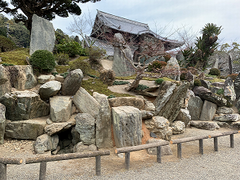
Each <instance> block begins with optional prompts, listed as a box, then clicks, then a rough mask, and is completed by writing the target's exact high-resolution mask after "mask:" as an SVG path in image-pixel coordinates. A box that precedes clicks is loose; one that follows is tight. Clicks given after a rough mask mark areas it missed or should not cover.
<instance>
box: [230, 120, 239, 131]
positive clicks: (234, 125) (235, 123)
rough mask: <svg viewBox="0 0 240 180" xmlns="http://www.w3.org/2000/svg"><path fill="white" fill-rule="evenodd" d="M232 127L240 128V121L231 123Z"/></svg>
mask: <svg viewBox="0 0 240 180" xmlns="http://www.w3.org/2000/svg"><path fill="white" fill-rule="evenodd" d="M231 128H232V129H237V130H240V121H237V122H233V123H232V124H231Z"/></svg>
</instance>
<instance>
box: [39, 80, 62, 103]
mask: <svg viewBox="0 0 240 180" xmlns="http://www.w3.org/2000/svg"><path fill="white" fill-rule="evenodd" d="M60 89H61V83H60V82H58V81H49V82H46V83H45V84H43V85H41V86H40V89H39V95H40V97H41V99H43V100H48V99H49V98H50V97H51V96H55V95H56V94H57V93H58V92H59V91H60Z"/></svg>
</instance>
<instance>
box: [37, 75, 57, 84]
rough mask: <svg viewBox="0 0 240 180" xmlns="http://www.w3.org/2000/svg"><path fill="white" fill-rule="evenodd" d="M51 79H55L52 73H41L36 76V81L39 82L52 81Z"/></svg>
mask: <svg viewBox="0 0 240 180" xmlns="http://www.w3.org/2000/svg"><path fill="white" fill-rule="evenodd" d="M53 80H55V76H53V75H44V74H42V75H40V76H38V78H37V81H38V83H39V84H45V83H46V82H48V81H53Z"/></svg>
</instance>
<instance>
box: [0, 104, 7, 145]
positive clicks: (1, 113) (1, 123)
mask: <svg viewBox="0 0 240 180" xmlns="http://www.w3.org/2000/svg"><path fill="white" fill-rule="evenodd" d="M5 112H6V108H5V106H4V105H3V104H1V103H0V144H3V142H4V134H5V126H6V118H5Z"/></svg>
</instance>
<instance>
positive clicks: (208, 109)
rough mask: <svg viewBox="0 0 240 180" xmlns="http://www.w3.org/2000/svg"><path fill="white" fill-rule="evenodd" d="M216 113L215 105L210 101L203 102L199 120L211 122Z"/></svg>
mask: <svg viewBox="0 0 240 180" xmlns="http://www.w3.org/2000/svg"><path fill="white" fill-rule="evenodd" d="M216 111H217V105H216V104H214V103H212V102H210V101H206V100H205V101H204V103H203V108H202V112H201V116H200V120H202V121H211V120H212V119H213V116H214V115H215V113H216Z"/></svg>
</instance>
